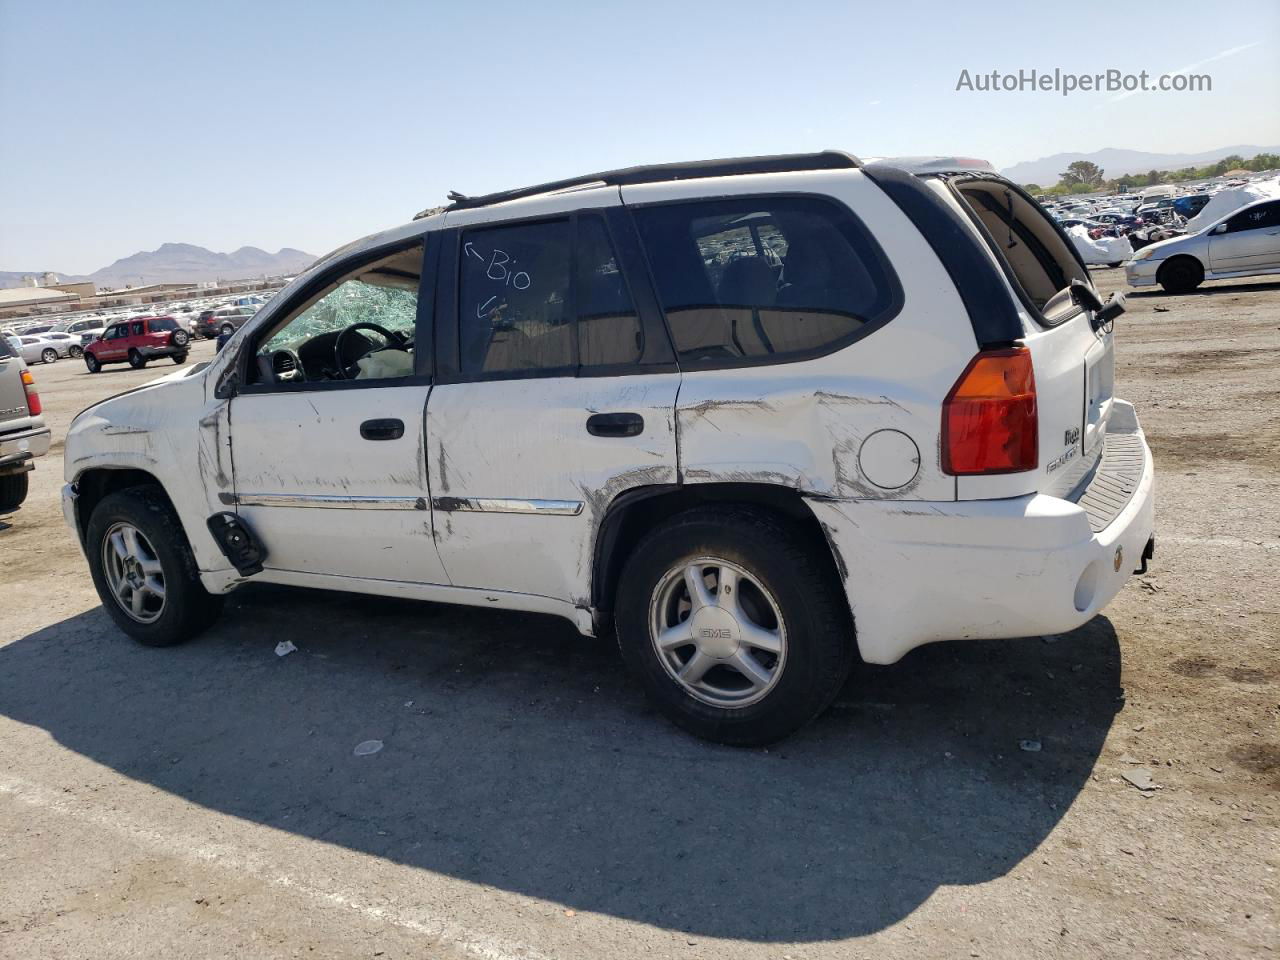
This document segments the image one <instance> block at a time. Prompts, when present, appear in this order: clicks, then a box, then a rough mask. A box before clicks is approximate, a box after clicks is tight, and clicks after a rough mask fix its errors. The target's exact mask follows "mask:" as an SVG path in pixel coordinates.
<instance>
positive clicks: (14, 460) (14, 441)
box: [0, 336, 49, 616]
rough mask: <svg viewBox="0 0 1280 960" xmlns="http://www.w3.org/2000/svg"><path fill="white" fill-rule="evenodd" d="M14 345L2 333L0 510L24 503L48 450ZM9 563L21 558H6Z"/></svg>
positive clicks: (36, 400) (30, 382) (31, 382)
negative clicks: (38, 460)
mask: <svg viewBox="0 0 1280 960" xmlns="http://www.w3.org/2000/svg"><path fill="white" fill-rule="evenodd" d="M13 344H14V338H13V337H12V336H0V513H8V512H9V511H11V510H16V509H17V508H18V507H19V506H21V504H22V501H24V500H25V499H26V498H27V486H28V483H29V480H30V476H29V475H30V473H31V471H32V469H34V461H35V459H36V458H37V457H43V456H44V455H45V454H46V453H48V452H49V428H48V427H46V426H45V423H44V418H43V416H42V414H43V412H44V409H43V407H42V405H41V403H40V394H39V393H37V392H36V385H35V378H34V377H32V375H31V371H30V370H28V369H27V364H26V361H24V360H23V359H22V356H21V355H20V354H19V353H18V351H16V350H15V349H14V347H13ZM7 549H12V548H7ZM6 562H8V563H17V562H19V558H17V557H6ZM0 616H3V613H2V612H0Z"/></svg>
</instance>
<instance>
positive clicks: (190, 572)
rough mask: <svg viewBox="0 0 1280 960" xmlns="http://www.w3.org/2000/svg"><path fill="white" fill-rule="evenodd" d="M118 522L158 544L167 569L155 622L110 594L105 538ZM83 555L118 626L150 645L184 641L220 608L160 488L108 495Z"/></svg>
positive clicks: (87, 534)
mask: <svg viewBox="0 0 1280 960" xmlns="http://www.w3.org/2000/svg"><path fill="white" fill-rule="evenodd" d="M120 522H125V523H129V524H132V525H133V526H134V527H136V528H137V529H138V530H139V531H140V532H141V533H142V534H143V535H144V536H145V537H146V538H147V540H149V541H150V543H151V545H152V546H153V547H154V548H155V553H156V557H157V559H158V560H159V561H160V566H161V569H162V571H163V574H164V588H165V589H164V593H165V597H164V607H163V609H162V611H161V612H160V616H159V618H158V619H157V620H155V621H154V622H152V623H139V622H138V621H136V620H134V619H132V618H131V617H130V616H129V615H128V614H127V613H125V611H124V609H123V607H121V605H120V602H119V601H117V600H116V598H115V597H114V596H113V595H112V593H111V587H110V586H109V584H108V581H107V575H106V571H105V569H104V566H103V540H104V539H105V537H106V534H107V532H108V530H110V529H111V527H112V526H113V525H114V524H116V523H120ZM85 555H86V556H87V557H88V559H89V571H90V572H91V573H92V574H93V585H94V587H96V588H97V591H98V597H99V599H101V600H102V606H103V608H104V609H105V610H106V611H107V614H108V615H109V616H110V617H111V619H112V620H114V621H115V623H116V626H118V627H119V628H120V629H121V630H123V631H124V632H125V633H127V634H128V635H129V636H131V637H133V638H134V639H135V640H137V641H138V642H139V643H141V644H143V645H145V646H148V647H168V646H173V645H174V644H178V643H183V642H184V641H186V640H190V639H192V638H193V637H195V636H197V635H198V634H200V633H201V632H202V631H204V630H205V629H207V628H208V627H209V626H210V625H211V624H212V623H213V622H214V621H215V620H216V619H217V618H218V613H219V611H220V610H221V609H222V597H220V596H215V595H213V594H211V593H209V592H208V591H207V590H205V588H204V586H203V585H202V584H201V583H200V575H199V573H198V571H197V568H196V561H195V557H194V556H192V554H191V546H190V544H188V542H187V536H186V533H185V532H183V529H182V524H181V522H180V521H179V520H178V517H177V515H176V514H175V513H174V512H173V507H171V506H170V505H169V501H168V500H167V499H166V498H165V496H164V494H163V493H162V492H161V491H160V488H159V487H155V486H144V487H129V488H128V489H126V490H119V491H117V492H116V493H112V494H109V495H107V496H106V497H104V498H103V499H102V501H101V502H100V503H99V504H98V505H97V506H96V507H94V510H93V515H92V516H91V517H90V518H89V526H88V529H87V530H86V531H85Z"/></svg>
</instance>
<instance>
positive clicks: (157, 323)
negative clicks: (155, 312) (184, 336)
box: [151, 317, 178, 333]
mask: <svg viewBox="0 0 1280 960" xmlns="http://www.w3.org/2000/svg"><path fill="white" fill-rule="evenodd" d="M177 329H178V324H177V323H175V322H174V321H173V320H171V319H170V318H169V317H156V319H154V320H152V321H151V332H152V333H165V332H167V331H169V330H177Z"/></svg>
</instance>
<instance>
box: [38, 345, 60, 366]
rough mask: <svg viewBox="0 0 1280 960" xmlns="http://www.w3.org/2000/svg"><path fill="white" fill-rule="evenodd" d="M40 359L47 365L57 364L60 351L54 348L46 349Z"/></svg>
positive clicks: (41, 353) (41, 352)
mask: <svg viewBox="0 0 1280 960" xmlns="http://www.w3.org/2000/svg"><path fill="white" fill-rule="evenodd" d="M40 359H41V360H43V361H44V362H45V363H57V362H58V351H57V350H55V349H53V347H45V349H43V350H41V351H40Z"/></svg>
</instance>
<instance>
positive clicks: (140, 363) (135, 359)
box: [129, 350, 147, 370]
mask: <svg viewBox="0 0 1280 960" xmlns="http://www.w3.org/2000/svg"><path fill="white" fill-rule="evenodd" d="M146 365H147V358H146V357H144V356H143V355H142V354H140V353H139V352H138V351H137V350H130V351H129V366H131V367H133V369H135V370H141V369H142V368H143V367H145V366H146Z"/></svg>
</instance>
